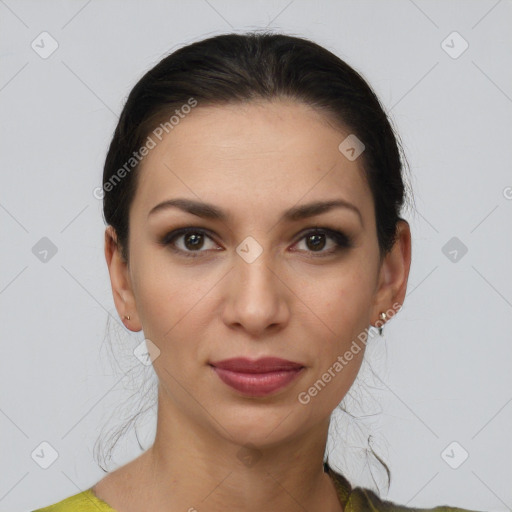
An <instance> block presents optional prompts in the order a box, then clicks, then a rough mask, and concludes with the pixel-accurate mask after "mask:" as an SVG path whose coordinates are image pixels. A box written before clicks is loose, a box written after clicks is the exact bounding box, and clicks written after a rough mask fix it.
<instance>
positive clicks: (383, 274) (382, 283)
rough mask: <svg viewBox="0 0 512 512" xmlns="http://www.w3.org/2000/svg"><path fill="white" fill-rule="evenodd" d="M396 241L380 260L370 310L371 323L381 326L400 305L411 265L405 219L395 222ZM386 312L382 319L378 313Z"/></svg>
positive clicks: (409, 239) (409, 234)
mask: <svg viewBox="0 0 512 512" xmlns="http://www.w3.org/2000/svg"><path fill="white" fill-rule="evenodd" d="M396 229H397V235H396V241H395V244H394V245H393V248H392V249H391V251H390V252H389V253H388V254H386V255H385V256H384V258H383V260H382V262H381V267H380V273H379V283H378V285H377V290H376V293H375V301H374V306H373V310H372V325H375V324H376V327H379V326H380V327H382V326H383V325H384V323H385V322H386V321H387V320H389V319H390V318H391V317H392V316H393V315H395V314H396V313H397V312H398V310H399V309H400V308H401V307H402V304H403V301H404V298H405V293H406V291H407V281H408V278H409V270H410V267H411V229H410V227H409V223H408V222H407V221H406V220H403V219H401V220H399V221H398V223H397V228H396ZM381 312H383V313H386V314H387V319H385V320H382V319H381V318H380V317H379V314H380V313H381Z"/></svg>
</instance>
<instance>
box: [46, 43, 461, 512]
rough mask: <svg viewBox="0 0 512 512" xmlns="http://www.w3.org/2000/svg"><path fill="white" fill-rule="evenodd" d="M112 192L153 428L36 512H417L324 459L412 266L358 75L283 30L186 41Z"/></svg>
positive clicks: (129, 122)
mask: <svg viewBox="0 0 512 512" xmlns="http://www.w3.org/2000/svg"><path fill="white" fill-rule="evenodd" d="M103 182H104V183H103V187H102V189H101V190H100V191H99V192H100V193H101V196H102V197H103V205H104V216H105V220H106V223H107V224H108V226H107V229H106V232H105V255H106V260H107V264H108V268H109V273H110V279H111V284H112V291H113V296H114V301H115V305H116V309H117V311H118V313H119V315H120V316H121V317H122V318H123V320H124V323H125V325H126V327H127V328H128V329H130V330H132V331H134V332H138V331H141V330H143V332H144V335H145V337H146V343H147V348H148V356H149V358H150V360H151V362H152V364H153V367H154V370H155V372H156V375H157V377H158V382H159V388H158V419H157V431H156V436H155V441H154V444H153V445H152V446H151V447H150V449H148V450H147V451H146V452H144V453H143V454H142V455H141V456H139V457H138V458H136V459H135V460H133V461H131V462H130V463H128V464H126V465H125V466H122V467H121V468H119V469H117V470H116V471H113V472H112V473H109V474H108V475H107V476H106V477H105V478H103V479H102V480H101V481H99V482H98V483H97V484H96V485H94V486H93V487H91V488H90V489H88V490H87V491H84V492H82V493H80V494H77V495H75V496H72V497H69V498H67V499H64V500H63V501H61V502H59V503H58V504H55V505H52V506H49V507H46V508H44V509H40V510H46V511H50V510H51V511H60V510H62V511H65V510H83V511H85V510H87V511H88V510H91V511H92V510H104V511H109V510H112V509H114V510H117V511H119V512H132V511H140V510H148V511H151V512H175V511H184V510H188V511H195V510H199V511H201V510H205V511H220V510H243V511H247V512H251V511H258V512H259V511H274V510H275V511H277V510H279V511H280V512H282V511H299V510H300V511H305V510H307V511H317V510H323V511H332V512H334V511H342V510H345V511H349V510H354V511H359V510H361V511H362V510H413V509H408V508H405V507H399V506H398V505H394V504H392V503H389V502H386V501H383V500H381V499H380V498H379V497H378V496H377V495H376V494H375V493H373V492H372V491H369V490H365V489H362V488H352V487H351V485H350V484H349V482H348V481H347V480H346V479H345V478H344V477H343V476H342V475H340V474H339V473H337V472H335V471H334V470H333V469H332V468H331V467H330V466H329V464H328V462H327V461H324V453H325V447H326V442H327V434H328V427H329V421H330V416H331V413H332V411H333V410H334V409H335V408H336V406H337V405H338V404H339V403H340V401H341V400H342V399H343V397H344V396H345V394H346V393H347V391H348V390H349V388H350V387H351V385H352V383H353V382H354V379H355V378H356V375H357V373H358V370H359V368H360V365H361V362H362V359H363V356H364V351H365V350H364V349H365V346H366V343H367V341H368V338H369V332H373V331H369V329H368V328H369V326H370V325H372V326H374V327H379V328H382V326H383V325H384V323H385V322H386V321H388V320H389V319H390V318H391V317H392V316H393V315H394V314H396V313H397V312H398V310H399V309H400V307H401V304H402V303H403V300H404V297H405V293H406V288H407V280H408V275H409V268H410V263H411V234H410V229H409V224H408V223H407V221H405V220H404V219H402V218H401V217H400V213H401V208H402V205H403V203H404V199H405V197H404V188H405V187H404V182H403V178H402V165H401V159H400V151H399V146H398V143H397V141H396V139H395V136H394V133H393V130H392V128H391V126H390V123H389V120H388V119H387V116H386V114H385V113H384V111H383V109H382V107H381V106H380V104H379V101H378V99H377V98H376V96H375V94H374V93H373V92H372V90H371V89H370V87H369V86H368V85H367V83H366V82H365V81H364V80H363V79H362V77H361V76H360V75H359V74H358V73H356V72H355V71H354V70H353V69H352V68H351V67H349V66H348V65H347V64H346V63H344V62H343V61H342V60H340V59H339V58H338V57H336V56H335V55H333V54H332V53H330V52H329V51H327V50H326V49H324V48H322V47H320V46H318V45H316V44H315V43H313V42H310V41H308V40H305V39H301V38H296V37H290V36H285V35H278V34H262V33H259V34H258V33H249V34H246V35H235V34H229V35H221V36H217V37H212V38H209V39H206V40H203V41H200V42H196V43H194V44H191V45H188V46H186V47H183V48H181V49H179V50H177V51H175V52H174V53H173V54H171V55H169V56H168V57H166V58H164V59H163V60H162V61H161V62H160V63H159V64H157V65H156V66H155V67H154V68H153V69H151V70H150V71H149V72H148V73H146V74H145V76H144V77H143V78H142V79H141V80H140V81H139V82H138V83H137V85H136V86H135V87H134V89H133V90H132V92H131V94H130V95H129V97H128V100H127V102H126V105H125V107H124V109H123V112H122V114H121V116H120V119H119V123H118V126H117V128H116V130H115V133H114V137H113V140H112V142H111V145H110V148H109V151H108V155H107V158H106V163H105V168H104V179H103ZM436 510H439V511H441V510H461V509H455V508H448V507H438V508H437V509H436Z"/></svg>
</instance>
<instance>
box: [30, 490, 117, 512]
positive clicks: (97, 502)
mask: <svg viewBox="0 0 512 512" xmlns="http://www.w3.org/2000/svg"><path fill="white" fill-rule="evenodd" d="M32 512H115V510H114V509H113V508H112V507H110V506H109V505H108V504H107V503H105V502H104V501H103V500H101V499H99V498H98V497H97V496H96V495H95V494H94V493H93V492H92V490H91V489H87V490H85V491H83V492H80V493H78V494H74V495H73V496H69V497H68V498H65V499H63V500H61V501H59V502H58V503H54V504H53V505H48V506H46V507H43V508H38V509H37V510H33V511H32Z"/></svg>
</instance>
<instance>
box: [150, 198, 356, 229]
mask: <svg viewBox="0 0 512 512" xmlns="http://www.w3.org/2000/svg"><path fill="white" fill-rule="evenodd" d="M168 208H178V209H180V210H182V211H184V212H188V213H191V214H192V215H196V216H198V217H202V218H205V219H211V220H220V221H224V222H225V221H227V220H229V219H230V217H231V216H230V215H229V214H228V213H227V212H225V211H224V210H222V209H220V208H218V207H217V206H215V205H213V204H210V203H205V202H202V201H195V200H193V199H185V198H177V199H168V200H167V201H163V202H161V203H159V204H157V205H156V206H154V207H153V208H152V209H151V210H150V212H149V213H148V217H149V216H150V215H152V214H154V213H156V212H159V211H162V210H166V209H168ZM333 208H346V209H350V210H352V211H353V212H355V213H356V214H357V216H358V217H359V221H360V222H361V224H363V218H362V215H361V212H360V211H359V209H358V208H357V207H356V206H355V205H353V204H352V203H349V202H347V201H345V200H344V199H336V200H331V201H314V202H312V203H308V204H304V205H299V206H294V207H292V208H290V209H288V210H286V211H285V212H284V213H283V215H282V216H281V220H282V221H288V222H293V221H298V220H301V219H306V218H308V217H314V216H315V215H320V214H321V213H325V212H327V211H329V210H332V209H333Z"/></svg>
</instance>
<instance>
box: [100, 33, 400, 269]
mask: <svg viewBox="0 0 512 512" xmlns="http://www.w3.org/2000/svg"><path fill="white" fill-rule="evenodd" d="M191 98H193V100H194V101H195V102H197V104H198V105H199V108H200V107H201V106H211V105H223V104H228V103H229V104H233V103H237V102H238V103H241V102H248V101H251V100H261V99H267V100H272V99H276V98H291V99H294V100H297V101H300V102H303V103H305V104H307V105H309V106H312V107H315V108H317V109H319V110H320V111H322V112H324V113H325V115H326V118H328V119H329V120H331V121H334V123H335V124H336V125H337V126H339V127H344V128H345V129H348V130H350V132H351V133H352V134H354V135H356V137H357V138H358V139H359V140H360V141H362V143H363V144H364V146H365V149H364V152H363V154H362V155H361V158H363V163H364V164H363V167H364V173H365V178H366V180H367V183H368V184H369V187H370V190H371V192H372V197H373V202H374V206H375V217H376V226H377V236H378V243H379V248H380V253H381V258H382V256H383V255H384V254H385V253H386V252H388V251H389V250H390V249H391V248H392V246H393V244H394V242H395V235H396V225H397V222H398V220H399V219H400V218H401V217H400V211H401V208H402V205H403V203H404V192H405V191H404V181H403V179H402V162H401V152H400V149H401V147H400V145H399V143H398V141H397V139H396V138H395V134H394V131H393V129H392V127H391V124H390V121H389V119H388V116H387V115H386V113H385V112H384V110H383V108H382V106H381V104H380V103H379V100H378V98H377V96H376V95H375V94H374V92H373V91H372V89H371V88H370V86H369V85H368V84H367V83H366V81H365V80H364V79H363V78H362V77H361V75H360V74H359V73H357V72H356V71H355V70H354V69H352V68H351V67H350V66H349V65H348V64H347V63H345V62H344V61H343V60H341V59H340V58H339V57H337V56H336V55H334V54H333V53H331V52H330V51H328V50H327V49H325V48H323V47H321V46H319V45H318V44H316V43H314V42H312V41H309V40H307V39H302V38H299V37H293V36H288V35H283V34H272V33H258V32H251V33H247V34H224V35H218V36H214V37H210V38H208V39H204V40H202V41H198V42H195V43H192V44H189V45H188V46H185V47H182V48H180V49H178V50H177V51H175V52H173V53H171V54H170V55H168V56H167V57H165V58H164V59H162V60H161V61H160V62H159V63H158V64H157V65H156V66H154V67H153V68H152V69H150V70H149V71H148V72H147V73H146V74H145V75H144V76H143V77H142V78H141V79H140V80H139V81H138V82H137V84H136V85H135V87H134V88H133V89H132V91H131V92H130V94H129V96H128V99H127V101H126V103H125V105H124V108H123V110H122V112H121V116H120V118H119V122H118V125H117V127H116V129H115V133H114V136H113V138H112V141H111V143H110V147H109V150H108V153H107V157H106V161H105V166H104V171H103V184H104V186H103V188H104V191H105V193H104V194H103V213H104V218H105V222H106V223H107V224H110V225H111V226H113V228H114V229H115V231H116V235H117V240H118V243H119V244H120V246H121V248H122V254H123V257H124V259H125V260H126V261H128V256H129V255H128V249H127V248H128V237H129V209H130V205H131V203H132V201H133V198H134V195H135V191H136V188H137V176H138V173H137V170H138V167H139V165H138V163H137V162H136V161H133V160H134V159H133V156H132V155H133V154H134V153H137V152H139V150H140V148H141V147H143V146H144V144H145V142H146V140H147V137H148V135H149V134H151V132H152V130H154V129H155V127H156V126H158V124H159V123H162V122H164V120H169V119H170V118H171V116H172V115H173V113H174V112H176V111H179V110H180V109H182V108H183V106H184V105H189V104H190V100H191ZM196 108H197V107H196ZM130 159H131V160H132V163H131V167H132V168H128V170H129V172H126V169H127V165H126V164H127V162H129V161H130ZM133 164H135V165H133ZM123 168H124V170H125V172H122V174H123V178H122V179H120V178H119V171H120V170H121V169H123ZM116 173H117V176H116Z"/></svg>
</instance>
